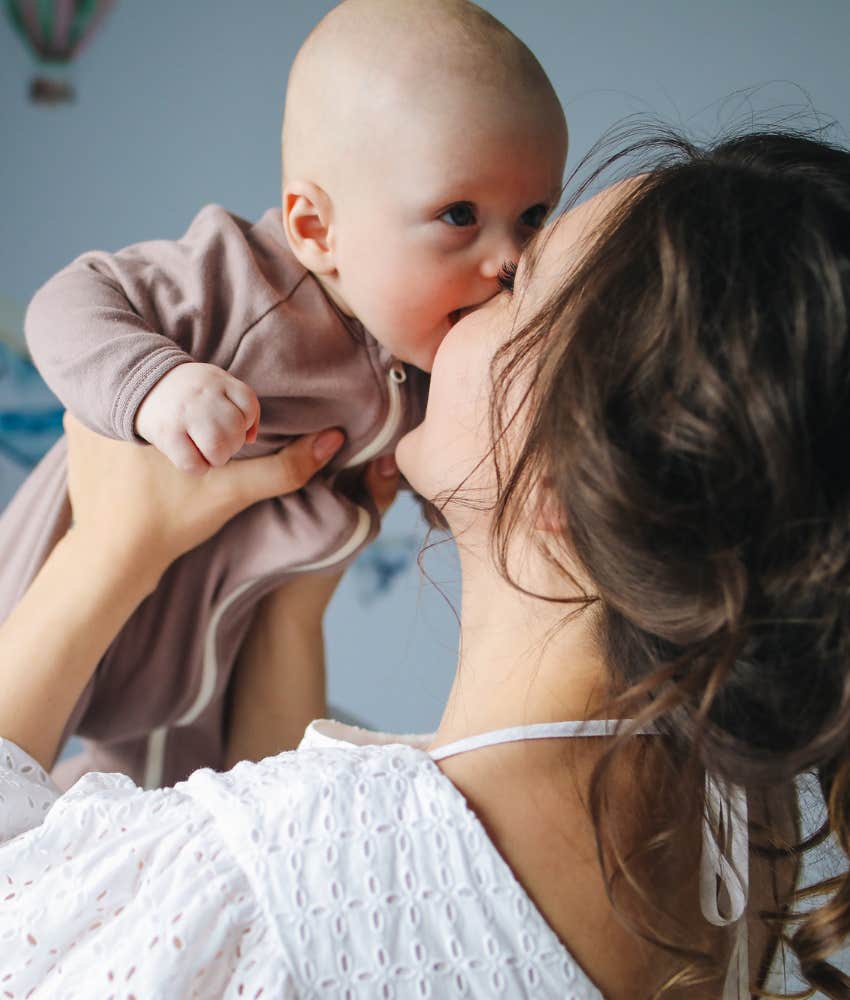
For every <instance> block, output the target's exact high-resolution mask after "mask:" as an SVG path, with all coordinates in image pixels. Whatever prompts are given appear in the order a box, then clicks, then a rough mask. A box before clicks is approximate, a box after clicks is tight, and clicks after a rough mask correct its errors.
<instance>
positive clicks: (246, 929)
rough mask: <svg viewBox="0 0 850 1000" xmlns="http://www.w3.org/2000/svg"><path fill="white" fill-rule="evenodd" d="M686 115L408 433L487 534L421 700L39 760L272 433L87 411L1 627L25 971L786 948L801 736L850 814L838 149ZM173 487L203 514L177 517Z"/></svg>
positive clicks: (405, 464) (185, 972) (504, 984)
mask: <svg viewBox="0 0 850 1000" xmlns="http://www.w3.org/2000/svg"><path fill="white" fill-rule="evenodd" d="M662 145H663V146H664V157H663V162H662V163H661V165H656V167H655V169H653V170H652V171H651V172H649V173H646V174H643V175H641V176H639V177H637V178H633V179H631V180H629V181H627V182H622V183H620V184H618V185H615V186H614V187H611V188H608V189H606V190H605V191H603V192H602V193H601V194H599V195H597V196H596V197H594V198H593V199H591V200H590V201H588V202H585V203H584V204H582V205H581V206H580V207H577V208H572V209H571V210H570V211H568V212H567V213H566V214H565V215H564V216H563V217H562V218H561V219H560V220H559V221H558V222H557V223H555V224H554V225H553V226H551V227H550V228H549V230H547V231H546V232H545V233H544V234H543V235H542V236H541V237H539V238H538V239H537V240H535V242H534V244H533V245H532V246H531V247H530V248H529V249H528V250H527V251H526V253H524V255H523V257H522V260H521V261H520V262H519V266H518V268H516V273H515V275H514V274H513V273H512V272H513V271H514V268H512V267H510V266H509V267H506V269H505V274H504V283H505V290H504V292H503V294H501V295H499V296H497V297H496V298H495V299H493V300H491V301H490V302H489V303H487V304H486V305H485V306H484V307H482V308H481V309H479V310H478V311H476V312H475V313H473V314H471V315H469V316H467V317H465V318H464V319H463V320H462V321H461V322H459V323H458V324H457V325H456V326H455V327H454V328H453V329H452V331H451V333H450V334H449V335H448V336H447V338H446V340H445V341H444V343H443V345H442V346H441V348H440V351H439V353H438V356H437V359H436V362H435V365H434V370H433V374H432V386H431V395H430V399H429V404H428V411H427V414H426V417H425V420H424V422H423V423H422V425H420V427H418V428H417V429H416V430H414V431H413V432H411V433H410V434H409V435H408V436H407V437H406V438H405V439H404V440H403V441H402V442H401V444H400V446H399V449H398V452H397V458H398V462H399V466H400V468H401V470H402V472H403V473H404V474H405V475H406V476H407V478H408V479H409V480H410V482H411V483H412V484H413V485H414V486H415V487H416V488H417V489H418V490H419V491H420V492H421V493H423V494H424V495H426V496H432V497H436V498H439V500H440V507H441V509H442V512H443V515H444V516H445V518H446V520H447V522H448V524H449V525H450V527H451V529H452V531H453V533H454V535H455V537H456V539H457V542H458V548H459V552H460V557H461V564H462V570H463V610H462V647H461V655H460V660H459V669H458V673H457V676H456V679H455V682H454V685H453V687H452V690H451V693H450V696H449V700H448V704H447V706H446V710H445V713H444V715H443V718H442V721H441V723H440V726H439V729H438V731H437V733H436V734H435V735H434V736H433V737H430V738H429V737H420V738H409V737H408V738H404V739H402V738H400V737H389V736H387V735H386V734H373V733H365V732H363V731H357V730H349V729H345V728H340V727H335V726H334V725H333V724H327V723H318V724H314V725H313V726H311V727H309V728H308V731H307V733H306V734H305V739H304V742H303V743H302V747H301V749H299V751H297V752H295V753H290V754H282V755H280V756H278V757H275V758H270V759H268V760H266V761H263V762H262V763H260V764H256V765H255V764H240V765H238V766H237V767H236V768H235V769H234V770H233V771H231V772H229V773H228V774H226V775H217V774H214V773H213V772H211V771H199V772H197V773H196V774H194V775H193V776H192V777H191V778H190V779H189V780H188V781H187V782H184V783H181V784H179V785H178V786H176V787H175V788H173V789H162V790H156V791H150V792H142V791H141V790H139V789H137V788H135V787H134V786H133V785H132V783H131V782H130V781H129V779H127V778H124V777H121V776H103V775H90V776H87V777H85V778H84V779H82V780H81V782H79V783H78V784H77V785H76V786H75V787H74V788H73V789H72V790H71V791H69V792H68V793H66V794H65V795H63V796H62V797H60V798H58V799H57V797H56V795H55V793H54V792H53V791H52V790H51V789H50V787H49V781H48V779H47V778H46V777H45V775H44V773H43V771H42V770H41V768H39V767H38V766H37V763H36V762H38V764H40V765H41V766H42V767H44V766H46V765H48V764H49V763H50V762H51V760H52V757H53V754H54V752H55V747H56V740H57V739H58V734H59V733H60V732H61V730H62V726H63V723H64V719H65V717H66V715H67V712H68V711H69V710H70V707H71V706H72V705H73V703H74V698H75V696H76V691H77V690H78V689H79V687H80V686H81V685H82V684H84V683H85V681H86V679H87V676H88V675H89V673H90V671H91V670H92V669H93V665H94V664H95V663H96V662H97V659H98V655H99V652H100V650H101V649H102V648H103V645H104V644H105V643H107V642H108V641H109V639H110V637H111V636H112V635H113V634H114V633H115V631H116V630H117V629H118V628H119V627H120V624H121V621H122V620H123V618H124V617H125V616H126V615H127V614H129V612H130V610H131V609H132V607H133V606H134V604H135V603H136V602H137V601H139V600H140V599H142V598H143V597H144V595H145V594H146V593H147V592H149V590H150V588H151V587H153V586H154V584H155V582H156V580H157V578H158V577H159V575H160V574H161V573H162V572H163V570H164V569H165V567H166V566H167V565H168V563H169V561H170V560H172V559H174V558H176V557H177V555H179V554H180V553H181V552H183V551H185V550H186V549H187V548H189V547H191V546H192V545H194V544H197V543H198V542H199V541H200V540H201V539H202V538H204V537H206V536H207V535H208V534H210V533H211V532H212V531H213V530H215V528H216V527H217V526H218V525H219V524H220V523H221V522H222V521H223V520H224V519H226V518H227V517H228V516H231V515H232V514H233V513H235V512H236V511H237V510H239V509H241V508H242V507H244V506H246V505H247V504H248V503H250V502H252V501H253V500H256V499H258V498H260V497H262V496H267V495H270V494H273V493H274V492H279V491H280V489H281V488H283V486H284V484H283V483H281V482H280V481H279V479H280V473H279V470H280V468H283V467H285V465H286V453H284V457H283V458H282V459H279V460H278V465H277V466H276V468H277V470H278V471H277V472H275V471H274V470H272V467H271V466H269V465H262V464H253V465H249V464H248V463H244V465H243V468H242V469H241V470H240V469H239V468H238V467H236V466H234V467H233V468H232V469H231V468H230V467H228V468H227V469H224V470H219V472H221V473H224V474H225V475H222V476H218V474H217V473H216V474H215V475H214V474H210V475H208V476H207V477H206V478H205V479H204V480H202V481H200V482H197V481H195V480H187V481H184V479H183V477H180V476H179V475H176V474H172V472H171V471H170V470H169V469H167V468H165V467H164V466H163V463H161V462H158V458H157V456H156V455H153V454H151V453H150V452H143V451H140V450H139V449H135V448H132V447H130V446H125V445H121V444H116V443H114V442H105V441H100V440H98V439H96V438H94V437H92V436H91V435H89V434H88V433H87V432H85V431H83V430H82V429H81V428H79V427H77V426H75V425H71V426H69V428H68V431H69V441H70V447H71V491H72V503H73V507H74V511H75V519H76V523H75V527H74V528H73V529H72V531H71V532H70V533H69V535H68V536H67V538H66V539H65V540H64V541H63V543H62V544H61V545H60V546H59V547H58V548H57V551H56V553H55V554H54V555H53V556H52V557H51V560H50V561H49V562H48V564H47V566H46V567H45V570H44V571H43V573H42V575H41V576H40V577H39V578H38V579H37V580H36V582H35V583H34V585H33V588H32V590H31V591H30V592H29V593H28V594H27V595H26V597H25V598H24V601H23V602H22V605H21V607H20V608H19V609H18V612H17V613H16V615H15V616H13V617H12V618H11V619H10V620H9V621H8V622H7V623H6V625H5V627H4V629H3V631H2V633H0V642H2V647H3V649H4V651H5V657H4V663H3V665H2V671H3V673H2V685H1V686H0V689H2V690H3V691H4V696H3V704H2V709H1V710H0V733H2V734H3V735H4V736H5V737H6V741H5V742H4V743H3V744H2V748H0V767H2V768H3V770H2V778H0V781H2V784H0V794H2V796H3V801H4V803H5V806H4V809H5V813H4V823H5V824H6V831H5V837H6V843H5V846H4V847H3V848H2V849H0V877H3V878H5V879H6V884H7V885H8V887H9V891H8V894H7V895H6V898H5V900H4V902H3V906H2V909H0V942H2V958H0V963H2V965H3V966H4V968H3V970H2V972H0V982H2V984H3V987H4V989H5V990H7V992H8V993H9V994H11V995H12V996H15V997H17V996H24V995H27V991H28V990H30V989H32V988H37V987H39V986H41V992H39V991H38V990H37V989H36V992H35V994H34V995H41V996H49V995H60V994H61V995H65V994H66V993H70V992H72V991H73V989H74V988H76V989H77V991H78V993H80V994H81V995H86V996H94V995H100V994H101V993H102V994H103V995H110V994H112V995H115V996H119V995H120V996H126V995H134V996H139V997H141V996H144V997H149V996H162V997H170V998H171V997H181V998H182V997H191V996H200V997H217V996H247V997H260V996H265V997H270V996H274V997H278V996H291V997H296V996H297V997H308V996H309V997H325V996H327V997H352V998H353V997H369V998H371V997H398V998H402V997H427V996H433V997H440V998H442V997H452V996H475V997H492V996H500V995H501V996H505V997H521V996H535V997H537V996H552V997H559V998H561V997H572V998H591V997H592V998H599V997H600V996H606V997H611V998H620V997H623V998H634V997H649V996H655V995H662V994H663V995H664V996H667V997H699V998H709V997H710V998H717V997H721V996H722V997H724V998H731V997H735V998H743V997H744V996H746V995H748V993H749V989H750V987H752V988H756V987H758V986H759V985H760V984H761V983H763V982H764V980H765V974H766V970H767V967H768V966H769V964H770V961H771V959H772V957H773V954H774V950H775V945H776V939H777V934H778V933H780V932H782V931H783V930H784V929H785V928H790V926H791V923H790V918H789V917H788V914H787V912H786V909H785V908H786V905H787V903H788V900H789V894H790V891H791V889H792V886H793V881H794V878H795V875H796V869H795V865H796V857H795V847H796V844H797V840H798V834H797V829H796V826H797V815H796V807H795V804H794V794H793V778H794V776H795V775H796V774H797V773H799V772H800V771H802V770H804V769H811V768H817V769H818V774H819V777H820V779H821V782H822V784H823V787H824V790H825V793H826V796H827V801H828V803H829V821H828V828H830V829H832V830H834V831H836V832H837V833H838V835H839V838H840V839H841V844H842V846H843V847H844V848H845V849H846V847H847V846H848V845H847V834H846V829H847V827H846V820H845V814H846V811H847V797H848V781H850V753H848V745H847V736H846V733H847V732H848V731H850V730H848V723H850V673H848V658H847V655H846V646H847V643H848V638H849V637H850V621H848V619H850V604H848V600H847V598H846V596H845V595H846V593H847V588H846V580H847V566H848V565H850V558H848V557H850V537H848V535H850V517H848V514H850V472H848V466H847V463H846V462H845V461H844V460H843V458H842V456H843V448H844V442H845V441H846V438H847V431H848V428H850V328H849V327H848V312H847V303H848V301H850V154H848V153H846V152H843V151H840V150H837V149H833V148H831V147H829V146H827V145H825V144H822V143H818V142H814V141H810V140H807V139H804V138H801V137H798V136H793V135H778V134H777V135H752V136H745V137H743V138H741V139H738V140H734V141H731V142H728V143H725V144H722V145H720V146H717V147H715V148H714V149H713V150H709V151H703V150H697V149H694V148H692V147H690V146H687V145H686V144H684V143H681V142H674V141H673V140H668V141H667V142H666V143H665V144H662ZM512 286H513V291H511V287H512ZM308 444H309V443H308ZM308 444H305V445H302V446H301V447H302V448H306V447H307V446H308ZM291 455H292V456H293V457H299V456H300V457H301V459H302V460H303V452H292V453H291ZM272 461H274V460H272ZM105 463H109V464H110V469H111V471H112V475H111V476H110V477H108V480H107V479H106V477H103V476H102V475H99V474H98V473H99V470H100V469H102V467H103V466H104V464H105ZM281 463H282V464H281ZM270 470H271V471H270ZM311 471H312V467H310V466H309V464H307V465H303V466H302V471H301V474H300V475H293V476H292V478H291V479H289V480H288V484H289V485H290V486H298V485H299V484H300V483H303V482H304V481H305V479H306V478H307V474H308V473H309V472H311ZM276 475H277V476H278V481H276V482H275V481H274V480H275V476H276ZM374 485H375V484H374V483H373V486H374ZM376 488H377V489H378V490H380V489H386V488H385V487H380V486H378V487H376ZM186 491H193V495H192V504H191V507H192V509H193V510H194V511H197V510H198V509H202V510H205V511H206V512H207V514H206V515H205V517H204V518H202V519H201V521H200V522H198V521H194V520H193V521H191V522H184V521H183V520H181V515H180V513H179V512H180V511H181V510H183V509H187V508H188V506H189V505H188V504H186V503H185V502H183V500H184V498H185V497H186V496H187V492H186ZM196 494H197V495H196ZM140 497H141V498H143V502H141V501H140V499H139V498H140ZM116 508H117V509H121V510H123V511H125V515H124V517H123V518H122V521H121V523H112V522H111V519H110V516H109V515H110V512H111V511H112V510H114V509H116ZM174 511H176V512H178V513H172V512H174ZM71 580H73V581H74V590H73V593H71V592H70V591H69V588H68V584H69V581H71ZM322 601H323V598H318V599H317V600H316V601H315V603H314V604H313V605H312V611H311V614H312V615H313V616H314V619H315V620H318V618H319V617H320V616H321V612H322ZM308 604H309V602H308ZM60 680H61V684H60V683H59V682H60ZM57 692H59V693H58V694H57ZM619 718H622V719H630V720H631V721H625V722H623V723H619V724H618V723H616V722H613V721H610V722H606V721H605V720H616V719H619ZM561 720H572V721H567V722H562V721H561ZM588 720H589V721H588ZM577 722H578V723H580V724H578V725H577V724H576V723H577ZM513 727H520V728H519V729H515V728H513ZM529 727H530V728H529ZM575 735H578V737H579V738H576V739H564V738H563V737H566V736H575ZM25 751H28V753H27V752H25ZM33 758H34V759H33ZM435 761H437V763H435ZM733 782H734V783H735V784H733ZM19 832H20V836H18V837H17V839H12V835H13V834H15V833H19ZM848 886H850V883H848V881H847V879H846V878H845V877H842V878H840V879H838V880H837V881H836V882H835V883H834V884H833V885H830V886H827V889H828V890H829V892H831V893H832V894H833V895H832V898H831V899H829V900H828V901H827V902H826V903H824V904H823V905H821V906H820V908H818V909H816V910H815V911H813V912H812V913H811V914H808V915H807V916H806V918H805V919H801V918H799V917H798V918H795V921H796V922H798V923H799V924H800V926H799V928H798V929H797V931H796V934H795V937H794V939H793V947H794V948H795V950H796V952H797V953H798V955H799V957H800V959H801V961H802V966H803V971H804V973H805V974H806V976H807V977H808V979H809V981H810V982H811V983H812V984H815V985H817V986H819V987H820V988H821V989H822V990H823V991H824V992H825V993H826V994H827V995H829V996H833V997H848V996H850V983H848V980H847V979H846V977H844V976H843V975H842V974H841V973H839V972H837V971H834V970H832V968H831V967H830V966H829V965H828V963H827V962H826V961H825V959H826V956H827V955H828V954H829V952H830V951H831V950H834V949H835V948H836V947H838V946H839V945H840V944H841V942H842V940H843V939H844V937H845V935H846V933H847V928H848V926H850V915H849V914H848V910H850V904H848V902H847V895H848V892H850V888H848Z"/></svg>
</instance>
